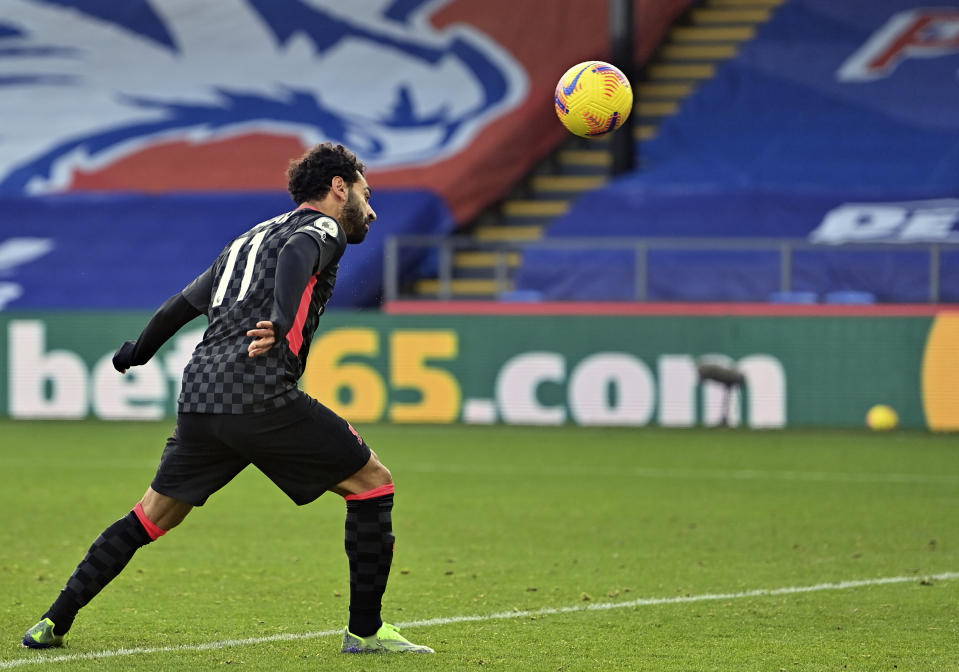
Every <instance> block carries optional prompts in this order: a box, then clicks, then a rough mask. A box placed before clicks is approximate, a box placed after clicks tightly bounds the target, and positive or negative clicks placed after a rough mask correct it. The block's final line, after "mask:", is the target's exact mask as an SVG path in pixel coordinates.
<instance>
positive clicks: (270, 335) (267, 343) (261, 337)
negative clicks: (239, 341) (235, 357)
mask: <svg viewBox="0 0 959 672" xmlns="http://www.w3.org/2000/svg"><path fill="white" fill-rule="evenodd" d="M246 335H247V336H249V337H250V338H252V339H253V342H252V343H250V347H249V348H247V351H248V352H249V353H250V357H259V356H260V355H264V354H266V353H267V352H268V351H269V349H270V348H272V347H273V345H274V344H275V343H276V333H275V332H274V331H273V323H272V322H268V321H265V320H264V321H263V322H257V323H256V329H250V330H249V331H248V332H246Z"/></svg>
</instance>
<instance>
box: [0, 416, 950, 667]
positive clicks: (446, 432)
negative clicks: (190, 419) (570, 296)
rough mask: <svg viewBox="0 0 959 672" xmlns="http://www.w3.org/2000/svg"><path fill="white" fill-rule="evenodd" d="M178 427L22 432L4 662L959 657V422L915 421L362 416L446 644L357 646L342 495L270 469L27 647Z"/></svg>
mask: <svg viewBox="0 0 959 672" xmlns="http://www.w3.org/2000/svg"><path fill="white" fill-rule="evenodd" d="M170 429H171V423H157V424H153V423H140V424H117V423H113V424H111V423H102V422H94V421H90V422H56V423H54V422H47V423H40V422H29V423H23V422H20V423H17V422H2V423H0V436H2V437H3V441H2V449H0V505H2V510H3V511H4V512H5V519H4V523H3V525H2V527H0V615H2V617H0V623H2V624H3V630H2V632H3V639H2V641H0V670H4V669H50V670H114V669H117V670H119V669H122V670H157V669H163V670H210V669H222V668H223V667H224V666H227V665H229V666H231V667H234V666H235V667H238V668H242V669H264V670H266V669H270V670H315V669H333V670H385V669H389V670H399V671H402V670H481V669H494V670H504V671H512V670H656V671H661V670H662V671H672V670H676V671H679V670H683V671H688V670H722V671H728V670H736V671H749V670H756V671H760V670H762V671H770V670H771V671H773V672H777V671H781V670H790V671H792V670H803V671H807V670H910V671H917V670H918V671H925V670H929V671H933V670H934V671H936V672H948V671H949V670H959V638H957V637H956V633H957V631H959V437H956V436H949V435H941V436H937V435H929V434H923V433H902V432H897V433H889V434H866V433H863V432H837V431H834V432H813V431H777V432H750V431H746V430H719V429H713V430H685V431H679V430H672V431H668V430H658V429H640V430H636V429H631V430H625V429H624V430H618V429H617V430H612V429H607V430H599V429H582V428H572V427H568V428H549V429H546V428H509V427H410V426H371V427H366V428H360V429H361V431H362V432H363V434H364V436H365V437H366V439H367V440H368V442H369V443H370V445H371V446H372V447H373V448H374V450H376V451H377V452H378V453H379V454H380V456H381V458H382V459H383V460H384V462H385V463H386V464H387V465H388V466H389V467H390V468H391V469H392V471H393V474H394V478H395V480H396V483H397V496H396V508H395V509H394V526H395V530H396V535H397V548H396V556H395V560H394V565H393V574H392V577H391V581H390V587H389V589H388V591H387V595H386V608H385V614H384V615H385V616H386V617H387V619H388V620H392V621H393V622H395V623H399V624H404V623H405V624H408V625H407V627H406V628H404V633H405V634H407V635H408V636H409V637H410V639H412V640H414V641H417V642H422V643H425V644H428V645H430V646H432V647H434V648H435V649H436V650H437V654H436V655H435V656H415V657H402V656H401V657H358V656H355V657H351V656H344V655H342V654H340V653H338V650H339V643H340V636H339V634H334V633H335V632H336V631H339V630H340V629H342V627H343V626H344V625H345V623H346V613H347V600H348V594H349V593H348V579H347V565H346V557H345V554H344V552H343V532H342V527H343V517H344V505H343V503H342V501H341V500H340V499H339V498H338V497H336V496H335V495H329V494H328V495H325V496H324V497H322V498H321V499H320V500H319V501H317V502H315V503H313V504H311V505H309V506H306V507H302V508H297V507H295V506H294V505H293V504H292V503H290V502H289V501H288V500H286V498H285V497H284V495H283V494H282V493H281V492H280V491H279V490H278V489H277V488H275V487H274V486H273V485H272V484H271V483H270V482H269V481H268V480H267V479H266V477H264V476H263V475H262V474H260V473H259V472H257V471H256V470H255V469H253V468H250V469H248V470H247V471H245V472H244V473H242V474H241V475H240V476H239V477H238V478H237V479H236V480H235V481H234V482H233V483H231V484H230V485H229V486H227V487H226V488H225V489H224V490H222V491H221V492H219V493H217V494H216V495H214V496H213V497H212V498H211V500H210V502H209V503H208V504H207V505H206V506H205V507H203V508H201V509H197V510H195V511H194V512H193V513H192V514H191V515H190V516H189V517H188V518H187V520H186V522H185V523H184V524H183V525H182V526H181V527H180V528H178V529H176V530H175V531H173V532H171V533H170V534H169V535H167V536H166V537H163V538H162V539H161V540H159V541H158V542H156V543H155V544H152V545H150V546H148V547H147V548H145V549H142V550H141V551H140V552H139V553H138V554H137V555H136V557H134V559H133V561H132V562H131V563H130V565H129V566H128V568H127V570H126V571H125V572H124V573H123V574H122V575H121V576H120V577H119V578H118V579H117V580H116V581H115V582H114V583H113V584H111V585H110V586H109V587H108V588H107V589H106V590H105V591H104V592H103V593H101V594H100V596H98V597H97V598H96V599H95V600H94V601H93V602H92V603H91V604H90V605H89V606H88V607H87V608H86V609H85V610H84V611H82V612H81V614H80V616H79V618H78V619H77V622H76V624H75V625H74V628H73V631H72V632H71V639H70V642H69V646H68V647H66V648H64V649H59V650H50V651H42V652H36V651H29V650H26V649H23V648H21V647H20V646H19V642H20V639H21V637H22V636H23V633H24V631H25V630H26V629H27V628H28V627H29V626H31V625H33V623H34V622H36V620H37V619H38V618H39V616H40V615H41V614H42V613H43V611H44V610H45V609H46V608H47V606H48V605H49V604H50V602H51V601H52V600H53V599H54V597H55V596H56V594H57V592H58V591H59V590H60V588H61V587H62V585H63V583H64V582H65V581H66V579H67V577H68V576H69V575H70V573H71V572H72V571H73V568H74V567H75V566H76V563H77V562H78V561H79V560H80V559H81V557H82V556H83V554H84V552H85V551H86V549H87V547H88V546H89V544H90V543H91V542H92V540H93V539H94V537H95V536H96V535H97V534H99V533H100V531H101V530H102V529H103V528H105V527H106V526H107V525H109V524H111V523H112V522H113V521H114V520H116V519H117V518H119V517H121V516H122V515H125V513H126V512H127V511H128V510H129V509H130V508H131V507H132V506H133V504H135V503H136V502H137V500H138V499H139V497H140V496H141V495H142V492H143V491H144V490H145V488H146V486H147V485H148V483H149V481H150V479H151V478H152V475H153V471H154V469H155V467H156V462H157V460H158V458H159V455H160V452H161V450H162V447H163V442H164V439H165V438H166V436H167V434H168V432H169V431H170ZM842 582H860V583H842ZM762 589H768V590H770V591H772V592H767V593H760V592H756V591H760V590H762ZM237 640H238V641H237Z"/></svg>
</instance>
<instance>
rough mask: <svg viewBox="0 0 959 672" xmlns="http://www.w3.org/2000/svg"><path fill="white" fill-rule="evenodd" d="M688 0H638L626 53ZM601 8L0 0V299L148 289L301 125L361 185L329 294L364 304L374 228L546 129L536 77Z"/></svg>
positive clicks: (518, 163) (469, 207)
mask: <svg viewBox="0 0 959 672" xmlns="http://www.w3.org/2000/svg"><path fill="white" fill-rule="evenodd" d="M687 4H688V0H641V1H640V2H638V4H637V8H638V11H637V14H638V15H639V17H638V21H637V23H638V24H640V25H641V29H640V30H641V34H640V35H639V39H638V40H637V42H638V44H639V45H641V49H642V51H641V52H638V53H637V58H639V59H642V58H644V57H645V55H646V54H648V52H649V51H650V50H651V49H652V47H653V45H654V44H655V43H656V42H657V41H658V40H659V39H660V38H661V36H662V34H663V33H664V31H665V29H666V27H667V26H668V25H669V23H670V22H671V21H672V20H673V19H674V18H675V16H676V15H677V14H678V13H679V12H680V11H682V9H683V8H684V7H685V6H686V5H687ZM639 18H641V22H640V21H639ZM608 21H609V8H608V6H607V3H606V2H591V3H583V2H573V1H571V0H550V1H549V2H546V1H536V2H524V3H516V2H510V1H507V0H364V1H362V2H359V1H356V2H353V1H351V2H340V1H338V0H216V1H212V0H210V1H201V2H197V1H196V0H124V1H123V2H115V1H114V0H5V1H4V2H3V3H0V308H2V307H3V306H8V307H9V308H20V307H26V308H53V309H59V308H100V307H107V306H110V307H116V308H136V307H142V308H148V307H151V306H155V305H156V304H157V302H158V301H162V300H163V299H164V298H165V297H166V296H168V295H169V294H170V293H171V292H173V291H176V290H178V289H179V288H180V287H182V286H183V284H184V283H186V282H189V281H190V279H191V278H192V277H193V276H195V275H196V274H198V273H199V272H201V271H202V270H203V268H204V267H205V266H204V265H205V264H208V263H209V260H210V259H211V258H212V256H211V255H215V254H216V253H217V252H218V251H219V250H220V249H221V247H222V246H223V244H224V243H225V242H226V241H227V240H229V239H230V238H232V237H233V236H234V235H236V234H237V233H239V232H240V231H242V230H245V229H246V228H249V227H250V226H252V225H254V224H256V223H257V221H260V219H265V218H269V217H271V216H273V215H274V214H276V213H277V212H282V211H284V210H287V209H289V208H290V207H291V202H290V200H289V198H288V197H287V196H286V194H285V170H286V166H287V165H288V163H289V161H290V159H291V158H292V157H295V156H298V155H299V154H301V153H302V152H303V151H304V150H305V149H306V148H307V147H309V146H311V145H312V144H314V143H317V142H322V141H333V142H341V143H343V144H346V145H347V146H349V147H351V148H353V149H354V150H355V151H356V152H357V153H358V154H359V156H360V157H361V158H362V159H363V160H364V161H365V162H366V164H367V165H368V167H369V170H370V173H369V174H370V181H371V183H373V185H374V186H375V189H376V202H375V205H376V207H377V211H378V214H379V216H380V221H379V222H378V223H377V226H375V227H374V231H373V233H372V234H371V237H370V238H368V239H367V242H366V243H365V244H364V245H363V246H361V247H358V248H356V249H355V250H351V253H350V259H349V262H350V263H349V264H347V265H345V267H344V269H341V290H340V291H339V292H337V295H336V296H335V297H334V303H338V304H339V305H357V306H361V305H372V304H374V303H375V302H376V300H377V297H378V293H379V291H380V289H379V288H380V284H381V283H380V279H381V273H382V271H381V267H382V245H383V240H384V238H385V236H386V235H387V233H389V234H398V233H404V232H406V233H410V232H416V233H445V232H448V231H450V230H453V229H454V228H455V227H456V226H458V225H462V224H463V223H465V222H467V221H469V219H470V218H471V217H472V216H474V215H475V214H477V213H478V212H479V211H481V210H482V209H483V208H484V207H486V206H488V205H490V204H492V203H495V202H496V201H498V200H500V199H501V198H502V197H503V196H504V195H505V193H506V192H507V191H508V189H509V188H510V186H511V185H512V184H513V183H515V181H516V180H517V179H519V178H520V177H521V176H522V175H523V174H525V172H527V171H528V170H529V169H530V168H531V167H532V166H533V165H535V163H536V162H537V161H538V160H540V159H541V158H542V157H543V156H544V155H545V154H546V153H547V152H549V151H550V150H551V149H552V148H553V147H555V146H556V144H557V143H558V142H560V141H561V139H562V138H563V137H564V133H565V131H564V130H563V129H562V128H561V126H560V125H559V124H558V123H557V122H556V119H555V117H554V116H553V112H552V95H553V94H552V91H553V87H554V86H555V82H556V80H557V78H558V77H559V75H560V74H562V72H564V71H565V70H566V68H567V67H568V66H569V65H570V64H571V63H576V62H579V61H582V60H585V59H587V58H601V57H608V56H609V52H610V44H609V37H608V34H609V28H608ZM134 247H135V248H136V249H137V250H138V254H139V256H138V258H136V259H129V258H128V257H129V254H128V251H129V250H130V249H133V248H134ZM80 250H82V254H78V251H80ZM144 268H149V269H152V270H153V272H154V276H153V278H152V280H151V282H150V283H149V285H148V286H136V285H137V284H138V283H140V282H141V281H140V280H137V276H140V275H142V272H141V270H142V269H144ZM344 285H347V286H349V290H348V291H347V290H346V289H345V288H343V286H344ZM66 287H69V291H68V290H67V289H66Z"/></svg>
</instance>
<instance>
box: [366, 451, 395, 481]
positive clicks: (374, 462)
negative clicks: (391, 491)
mask: <svg viewBox="0 0 959 672" xmlns="http://www.w3.org/2000/svg"><path fill="white" fill-rule="evenodd" d="M367 466H368V467H369V466H372V471H371V473H370V480H371V481H373V482H374V483H375V485H374V487H380V486H383V485H390V484H391V483H392V482H393V474H391V473H390V470H389V469H387V468H386V465H385V464H383V463H382V462H380V461H379V459H378V458H377V457H376V456H375V455H374V456H373V457H372V458H371V459H370V464H368V465H367Z"/></svg>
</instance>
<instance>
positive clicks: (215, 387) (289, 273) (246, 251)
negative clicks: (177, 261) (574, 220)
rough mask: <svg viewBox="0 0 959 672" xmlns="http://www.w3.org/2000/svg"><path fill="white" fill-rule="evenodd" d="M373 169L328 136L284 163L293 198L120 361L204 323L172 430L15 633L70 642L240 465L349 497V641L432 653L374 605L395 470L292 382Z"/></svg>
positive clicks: (304, 498) (368, 215)
mask: <svg viewBox="0 0 959 672" xmlns="http://www.w3.org/2000/svg"><path fill="white" fill-rule="evenodd" d="M365 174H366V166H364V165H363V163H362V162H360V161H359V160H358V159H357V157H356V156H355V155H354V154H353V153H352V152H351V151H350V150H348V149H346V148H345V147H343V146H342V145H335V146H334V145H332V144H331V143H323V144H320V145H317V146H315V147H313V148H312V149H311V150H310V151H309V152H307V153H306V154H305V155H304V156H302V157H301V158H299V159H298V160H295V161H293V162H292V163H291V164H290V168H289V170H288V172H287V177H288V178H289V191H290V195H291V196H292V197H293V200H294V201H295V202H296V204H297V206H298V207H297V208H296V209H295V210H293V211H291V212H287V213H285V214H282V215H279V216H278V217H275V218H273V219H271V220H269V221H266V222H262V223H260V224H257V225H256V226H254V227H253V228H252V229H250V230H249V231H247V232H246V233H244V234H242V235H240V236H239V237H237V238H236V239H235V240H233V241H232V242H231V243H230V244H229V245H227V247H226V248H225V249H224V250H223V252H221V253H220V256H219V257H217V259H216V261H214V262H213V265H212V266H210V268H208V269H207V270H206V271H205V272H203V273H202V274H201V275H199V276H198V277H197V278H196V279H195V280H194V281H193V282H191V283H190V284H189V285H188V286H187V287H186V288H185V289H184V290H183V291H182V292H180V293H178V294H175V295H174V296H172V297H171V298H170V299H168V300H167V301H166V302H165V303H164V304H163V305H162V306H161V307H160V308H159V310H157V312H156V314H154V315H153V317H152V319H151V320H150V321H149V323H148V324H147V325H146V327H145V328H144V330H143V332H142V333H141V334H140V337H139V338H138V339H137V341H135V342H134V341H127V342H126V343H124V344H123V345H122V346H121V347H120V349H119V350H117V352H116V354H115V355H114V357H113V366H114V367H115V368H116V369H117V371H119V372H120V373H124V372H126V370H127V369H129V368H130V367H131V366H138V365H142V364H145V363H146V362H148V361H149V360H150V358H151V357H152V356H153V355H154V354H156V352H157V350H159V348H160V346H161V345H163V343H165V342H166V341H167V340H168V339H169V338H170V337H171V336H172V335H173V334H175V333H176V332H177V330H179V329H180V328H181V327H182V326H184V325H185V324H187V323H188V322H190V321H191V320H192V319H193V318H195V317H197V316H199V315H202V314H206V316H207V318H208V319H209V326H208V327H207V329H206V332H205V333H204V335H203V340H202V341H201V342H200V344H199V345H197V347H196V349H195V350H194V351H193V355H192V358H191V359H190V362H189V364H187V366H186V368H185V369H184V371H183V384H182V387H181V391H180V397H179V401H178V413H177V424H176V429H175V430H174V432H173V436H172V437H170V438H169V439H168V441H167V444H166V448H165V450H164V451H163V455H162V457H161V459H160V466H159V467H158V469H157V472H156V476H155V477H154V479H153V482H152V484H151V485H150V487H149V488H147V491H146V494H145V495H144V496H143V499H142V500H141V501H140V502H139V503H138V504H137V505H136V507H134V509H133V511H131V512H130V513H129V514H127V515H126V516H125V517H123V518H121V519H120V520H118V521H117V522H116V523H114V524H113V525H111V526H110V527H108V528H107V529H106V530H104V531H103V533H102V534H101V535H100V536H99V537H97V539H96V541H94V542H93V545H92V546H91V547H90V550H89V551H88V552H87V555H86V557H84V558H83V560H82V561H81V562H80V564H79V565H78V566H77V568H76V570H75V571H74V573H73V575H72V576H71V577H70V579H69V581H67V584H66V586H65V587H64V588H63V590H62V591H61V592H60V595H59V596H58V597H57V599H56V601H55V602H54V603H53V605H52V606H51V607H50V609H48V610H47V612H46V613H45V614H44V615H43V618H42V619H41V620H40V622H39V623H37V624H36V625H35V626H33V627H32V628H30V630H28V631H27V633H26V635H25V636H24V638H23V644H24V645H25V646H28V647H31V648H48V647H52V646H60V645H62V644H63V639H64V635H66V633H67V631H68V630H69V629H70V627H71V626H72V625H73V621H74V619H75V618H76V615H77V612H79V611H80V609H81V608H83V606H84V605H86V604H87V603H89V602H90V600H92V599H93V598H94V597H95V596H96V595H97V594H98V593H99V592H100V591H101V590H103V588H104V587H105V586H106V585H107V584H108V583H109V582H110V581H111V580H113V578H114V577H116V576H117V575H118V574H119V573H120V572H121V571H122V570H123V568H124V567H125V566H126V564H127V563H128V562H129V561H130V558H132V557H133V554H134V553H135V552H136V551H137V549H139V548H140V547H141V546H145V545H146V544H149V543H151V542H153V541H155V540H156V539H158V538H159V537H161V536H162V535H164V534H166V533H167V532H168V531H169V530H171V529H172V528H174V527H176V526H177V525H179V524H180V523H181V522H182V521H183V519H184V518H185V517H186V515H187V514H188V513H189V512H190V511H191V510H192V509H193V507H194V506H202V505H203V504H204V502H206V500H207V498H208V497H209V496H210V495H212V494H213V493H214V492H216V491H217V490H219V489H220V488H222V487H223V486H224V485H226V484H227V483H228V482H229V481H230V480H231V479H233V477H234V476H236V475H237V474H238V473H240V471H242V470H243V469H244V468H245V467H246V466H247V465H249V464H253V465H255V466H256V467H257V468H258V469H260V471H262V472H263V473H264V474H266V475H267V476H268V477H269V478H270V480H272V481H273V482H274V483H275V484H276V485H277V486H279V487H280V489H281V490H283V492H285V493H286V494H287V495H288V496H289V497H290V499H292V500H293V501H294V502H295V503H296V504H298V505H303V504H308V503H309V502H312V501H313V500H315V499H316V498H317V497H319V496H320V495H322V494H323V493H324V492H325V491H327V490H329V491H332V492H335V493H336V494H338V495H341V496H342V497H344V498H345V499H346V555H347V557H348V559H349V567H350V609H349V611H350V618H349V624H348V626H347V628H346V631H345V633H344V637H343V647H342V650H343V652H344V653H379V652H415V653H433V650H432V649H431V648H429V647H426V646H420V645H417V644H413V643H412V642H410V641H408V640H407V639H406V638H404V637H403V636H402V635H401V634H399V632H398V630H397V628H396V627H394V626H392V625H390V624H388V623H384V622H383V621H382V619H381V617H380V609H381V604H382V598H383V593H384V592H385V590H386V583H387V579H388V578H389V572H390V565H391V563H392V560H393V543H394V537H393V525H392V517H391V512H392V509H393V492H394V486H393V479H392V476H391V474H390V472H389V470H388V469H387V468H386V467H385V466H383V464H382V463H381V462H380V461H379V459H378V458H377V456H376V454H375V453H373V452H372V451H371V450H370V449H369V447H368V446H367V445H366V443H365V442H364V441H363V439H362V438H361V437H360V435H359V434H358V433H357V432H356V430H354V429H353V427H352V426H351V425H350V424H349V423H348V422H347V421H346V420H344V419H343V418H341V417H339V416H338V415H336V414H335V413H333V411H331V410H330V409H328V408H327V407H326V406H324V405H322V404H320V403H319V402H317V401H316V400H315V399H312V398H311V397H309V396H308V395H307V394H305V393H304V392H302V391H300V390H299V389H298V388H297V380H298V379H299V378H300V376H301V375H302V374H303V370H304V367H305V365H306V357H307V353H308V352H309V349H310V341H311V340H312V338H313V333H314V332H315V331H316V327H317V324H318V323H319V319H320V315H321V314H322V313H323V310H324V308H325V306H326V304H327V302H328V301H329V299H330V296H331V294H332V293H333V285H334V283H335V282H336V271H337V267H338V265H339V261H340V258H341V257H342V256H343V253H344V252H345V251H346V247H347V244H350V243H354V244H355V243H360V242H362V241H363V239H364V238H365V237H366V234H367V232H368V231H369V228H370V223H371V222H372V221H373V220H375V219H376V213H375V212H374V211H373V208H372V207H371V206H370V194H371V189H370V186H369V184H367V181H366V177H365Z"/></svg>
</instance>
